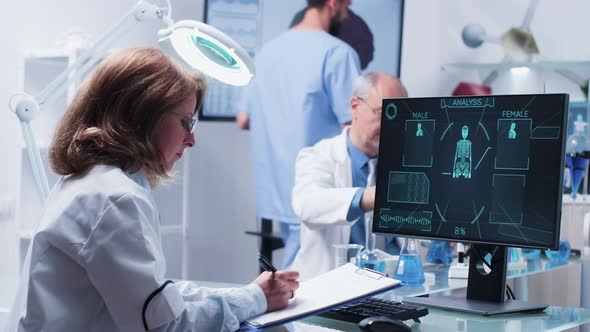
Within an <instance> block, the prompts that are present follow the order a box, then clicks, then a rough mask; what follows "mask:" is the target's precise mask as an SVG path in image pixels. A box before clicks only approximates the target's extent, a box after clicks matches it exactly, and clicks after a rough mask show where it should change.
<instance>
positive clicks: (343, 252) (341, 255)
mask: <svg viewBox="0 0 590 332" xmlns="http://www.w3.org/2000/svg"><path fill="white" fill-rule="evenodd" d="M332 247H333V248H334V266H333V268H337V267H339V266H342V265H344V264H346V263H352V264H354V265H356V266H359V261H360V255H361V250H363V246H362V245H360V244H334V245H332Z"/></svg>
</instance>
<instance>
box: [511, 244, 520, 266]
mask: <svg viewBox="0 0 590 332" xmlns="http://www.w3.org/2000/svg"><path fill="white" fill-rule="evenodd" d="M519 261H520V255H519V254H518V249H517V248H513V247H510V248H508V263H518V262H519Z"/></svg>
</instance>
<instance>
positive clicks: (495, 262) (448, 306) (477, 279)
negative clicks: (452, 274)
mask: <svg viewBox="0 0 590 332" xmlns="http://www.w3.org/2000/svg"><path fill="white" fill-rule="evenodd" d="M472 247H475V248H473V249H475V250H478V251H479V253H480V254H481V257H486V255H487V254H488V253H489V254H492V253H493V257H492V259H491V263H490V265H491V267H492V269H491V270H490V269H488V268H487V267H486V266H485V264H484V263H483V262H482V260H481V259H480V258H479V256H478V255H476V254H474V253H473V252H472V253H471V255H470V257H469V276H468V278H467V297H466V298H463V297H454V296H434V297H405V298H404V302H406V303H411V304H417V305H422V306H426V307H433V308H439V309H445V310H455V311H462V312H468V313H475V314H480V315H483V316H490V315H499V314H507V313H515V312H534V311H541V310H544V309H545V308H547V305H546V304H539V303H532V302H525V301H517V300H506V268H507V266H508V248H507V247H502V246H498V247H496V246H493V245H472Z"/></svg>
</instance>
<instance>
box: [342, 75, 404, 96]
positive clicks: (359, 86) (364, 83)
mask: <svg viewBox="0 0 590 332" xmlns="http://www.w3.org/2000/svg"><path fill="white" fill-rule="evenodd" d="M383 76H390V75H389V74H386V73H380V72H369V73H366V74H363V75H360V76H358V77H357V78H356V79H355V80H354V88H353V90H352V95H353V96H354V97H360V98H363V99H367V98H369V95H370V94H371V90H372V89H373V88H374V87H375V85H376V84H377V81H379V78H381V77H383ZM396 79H397V78H396ZM397 81H398V83H399V87H400V89H401V90H402V91H403V93H404V95H406V96H407V95H408V92H407V91H406V87H405V86H404V85H403V84H402V82H401V81H399V79H397Z"/></svg>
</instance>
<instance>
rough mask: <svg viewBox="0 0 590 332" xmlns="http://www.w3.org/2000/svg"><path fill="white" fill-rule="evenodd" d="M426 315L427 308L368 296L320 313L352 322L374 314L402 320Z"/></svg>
mask: <svg viewBox="0 0 590 332" xmlns="http://www.w3.org/2000/svg"><path fill="white" fill-rule="evenodd" d="M426 315H428V309H427V308H424V307H420V306H417V305H413V304H405V303H401V302H394V301H388V300H383V299H378V298H368V299H365V300H362V301H359V302H355V303H352V304H348V305H345V306H342V307H338V308H337V309H333V310H330V311H326V312H323V313H321V314H319V316H321V317H325V318H330V319H336V320H341V321H345V322H351V323H358V322H360V321H361V320H363V319H365V318H367V317H374V316H387V317H389V318H392V319H397V320H402V321H403V320H409V319H413V320H415V321H417V322H419V320H418V318H420V317H422V316H426Z"/></svg>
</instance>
